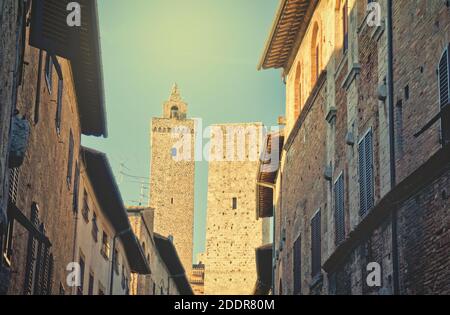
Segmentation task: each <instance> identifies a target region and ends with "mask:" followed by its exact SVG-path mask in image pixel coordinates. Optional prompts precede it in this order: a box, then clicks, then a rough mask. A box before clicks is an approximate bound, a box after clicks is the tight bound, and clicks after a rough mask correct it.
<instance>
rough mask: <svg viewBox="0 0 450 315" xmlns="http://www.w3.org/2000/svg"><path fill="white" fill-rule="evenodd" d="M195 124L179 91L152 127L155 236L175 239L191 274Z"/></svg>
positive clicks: (184, 263) (151, 189)
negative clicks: (188, 115)
mask: <svg viewBox="0 0 450 315" xmlns="http://www.w3.org/2000/svg"><path fill="white" fill-rule="evenodd" d="M194 138H195V122H194V120H192V119H188V118H187V104H186V103H185V102H184V101H183V99H182V98H181V95H180V91H179V89H178V87H177V86H176V85H175V86H174V87H173V89H172V92H171V95H170V98H169V100H168V101H167V102H165V103H164V105H163V117H161V118H153V119H152V123H151V183H150V206H151V207H152V208H154V209H155V223H154V224H155V226H154V227H155V232H156V233H158V234H160V235H162V236H165V237H169V238H171V239H173V242H174V244H175V247H176V249H177V252H178V254H179V256H180V259H181V261H182V262H183V266H184V269H185V270H186V272H187V274H189V273H190V270H191V268H192V255H193V254H192V251H193V233H194V176H195V175H194V171H195V159H194V141H195V139H194Z"/></svg>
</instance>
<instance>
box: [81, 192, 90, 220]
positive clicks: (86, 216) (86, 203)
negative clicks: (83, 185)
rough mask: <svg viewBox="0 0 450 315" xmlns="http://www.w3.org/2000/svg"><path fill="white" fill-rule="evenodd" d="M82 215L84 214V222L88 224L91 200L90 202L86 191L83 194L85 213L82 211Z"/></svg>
mask: <svg viewBox="0 0 450 315" xmlns="http://www.w3.org/2000/svg"><path fill="white" fill-rule="evenodd" d="M82 214H83V218H84V221H85V222H86V223H88V222H89V200H88V193H87V191H86V189H85V190H84V193H83V211H82Z"/></svg>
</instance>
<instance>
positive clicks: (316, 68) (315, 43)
mask: <svg viewBox="0 0 450 315" xmlns="http://www.w3.org/2000/svg"><path fill="white" fill-rule="evenodd" d="M319 72H320V32H319V24H317V22H315V23H314V27H313V33H312V39H311V82H312V85H313V86H314V84H315V83H316V82H317V79H318V78H319Z"/></svg>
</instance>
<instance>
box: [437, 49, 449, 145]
mask: <svg viewBox="0 0 450 315" xmlns="http://www.w3.org/2000/svg"><path fill="white" fill-rule="evenodd" d="M438 74H439V104H440V109H441V142H442V144H443V145H444V146H445V145H448V144H449V143H450V44H449V45H448V47H447V49H446V50H445V51H444V53H443V54H442V57H441V60H440V62H439V70H438Z"/></svg>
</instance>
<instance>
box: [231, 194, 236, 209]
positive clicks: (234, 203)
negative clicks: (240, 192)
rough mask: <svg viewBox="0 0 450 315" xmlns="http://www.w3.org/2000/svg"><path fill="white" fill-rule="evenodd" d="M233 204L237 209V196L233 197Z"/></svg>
mask: <svg viewBox="0 0 450 315" xmlns="http://www.w3.org/2000/svg"><path fill="white" fill-rule="evenodd" d="M232 206H233V210H236V209H237V198H236V197H233V201H232Z"/></svg>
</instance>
